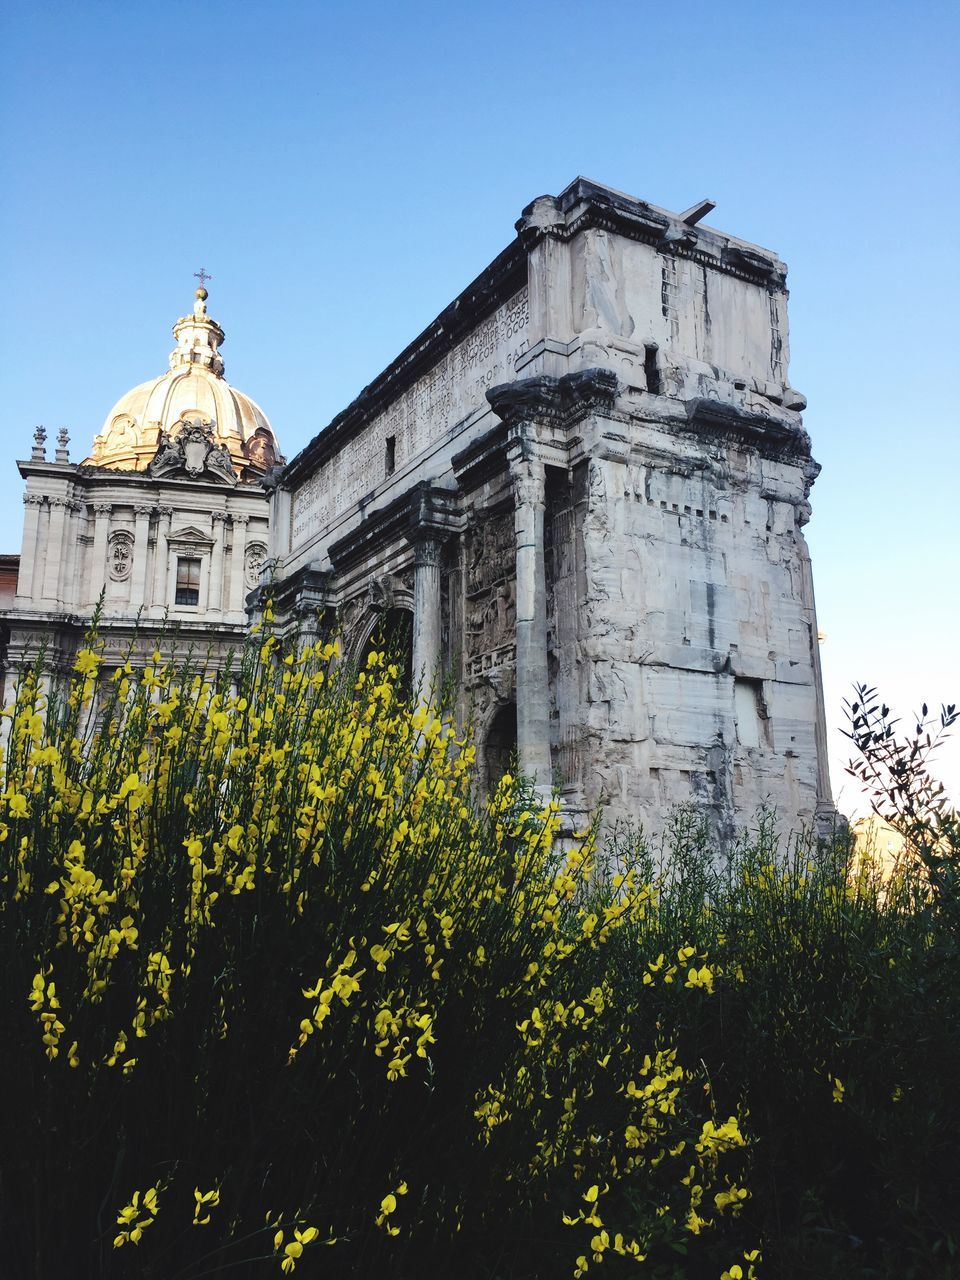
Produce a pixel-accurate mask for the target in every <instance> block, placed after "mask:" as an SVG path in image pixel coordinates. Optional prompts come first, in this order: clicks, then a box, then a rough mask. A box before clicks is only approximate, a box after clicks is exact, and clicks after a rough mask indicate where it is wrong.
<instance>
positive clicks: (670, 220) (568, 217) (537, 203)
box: [517, 178, 787, 289]
mask: <svg viewBox="0 0 960 1280" xmlns="http://www.w3.org/2000/svg"><path fill="white" fill-rule="evenodd" d="M593 227H596V228H600V229H602V230H604V231H612V232H614V233H616V234H617V235H621V236H624V237H626V238H627V239H629V240H639V241H641V242H643V243H645V244H650V245H653V246H654V248H656V249H658V250H660V252H662V253H669V254H672V255H675V256H677V257H681V258H690V259H691V260H693V261H694V262H698V263H701V264H702V265H704V266H709V267H712V268H713V269H714V270H716V271H722V272H724V273H725V274H727V275H733V276H737V277H739V278H740V279H743V280H749V281H751V282H753V283H755V284H763V285H766V286H767V287H769V288H773V289H783V288H784V284H785V280H786V274H787V267H786V264H785V263H784V262H783V261H782V260H781V259H780V258H779V257H778V256H777V255H776V254H775V253H771V252H769V251H768V250H765V249H761V248H760V247H759V246H758V245H752V244H748V243H747V242H746V241H743V240H737V239H736V238H734V237H732V236H728V235H725V234H724V233H723V232H721V231H713V230H711V229H709V228H707V227H700V226H697V227H691V226H688V225H687V224H686V223H684V222H683V221H682V220H681V219H680V218H679V217H678V216H677V215H676V214H672V213H670V212H668V211H667V210H666V209H659V208H657V206H656V205H651V204H648V203H647V202H646V201H645V200H635V199H634V198H633V197H632V196H628V195H624V193H623V192H621V191H614V190H613V189H612V188H610V187H604V186H602V185H601V184H600V183H597V182H591V181H590V179H589V178H576V179H575V180H574V181H573V182H571V183H570V185H569V186H568V187H565V188H564V190H563V191H561V193H560V195H558V196H556V197H554V196H540V197H539V198H538V199H536V200H533V201H531V203H530V204H528V205H527V207H526V208H525V209H524V211H523V215H522V216H521V218H520V220H519V221H518V222H517V233H518V235H519V237H520V239H521V241H522V242H523V243H524V245H526V247H527V248H528V249H531V248H533V247H534V246H535V245H536V244H538V243H539V242H540V241H541V240H543V239H545V238H549V239H553V240H560V241H568V240H572V239H573V238H574V236H577V235H579V234H581V233H582V232H583V231H587V230H589V229H590V228H593Z"/></svg>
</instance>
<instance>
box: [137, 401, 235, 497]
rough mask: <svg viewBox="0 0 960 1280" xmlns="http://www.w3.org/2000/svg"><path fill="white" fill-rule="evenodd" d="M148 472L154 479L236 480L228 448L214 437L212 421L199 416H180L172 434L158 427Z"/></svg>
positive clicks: (232, 482) (223, 482)
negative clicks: (190, 417)
mask: <svg viewBox="0 0 960 1280" xmlns="http://www.w3.org/2000/svg"><path fill="white" fill-rule="evenodd" d="M147 472H148V473H149V474H150V475H151V476H154V477H155V478H157V479H167V478H168V477H169V478H171V479H172V478H173V477H177V478H179V479H183V478H189V479H192V480H207V481H210V480H214V481H217V482H219V483H220V484H230V485H234V484H237V483H238V482H239V476H238V475H237V473H236V471H235V469H234V466H233V461H232V460H231V458H230V450H229V449H228V448H227V446H226V445H225V444H220V443H219V441H218V440H217V438H216V429H215V424H214V423H213V422H212V421H204V420H203V419H201V418H197V419H194V420H187V419H183V420H182V421H181V422H180V423H178V424H177V426H175V427H174V429H173V432H172V433H171V434H167V432H165V431H161V433H160V443H159V445H158V447H157V452H156V454H155V455H154V457H153V460H152V462H151V463H150V464H149V466H148V467H147Z"/></svg>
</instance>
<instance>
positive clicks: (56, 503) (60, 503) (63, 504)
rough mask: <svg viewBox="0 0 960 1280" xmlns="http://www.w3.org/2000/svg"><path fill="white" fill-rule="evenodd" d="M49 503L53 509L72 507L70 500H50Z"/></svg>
mask: <svg viewBox="0 0 960 1280" xmlns="http://www.w3.org/2000/svg"><path fill="white" fill-rule="evenodd" d="M49 502H50V505H51V507H69V506H70V499H69V498H50V499H49Z"/></svg>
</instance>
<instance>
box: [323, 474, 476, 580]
mask: <svg viewBox="0 0 960 1280" xmlns="http://www.w3.org/2000/svg"><path fill="white" fill-rule="evenodd" d="M459 513H460V507H459V497H458V495H457V494H456V493H453V492H451V491H450V490H449V489H439V488H437V487H436V486H433V485H430V484H429V483H427V482H424V483H422V484H418V485H415V486H414V487H413V488H412V489H409V490H407V492H406V493H404V494H402V495H401V496H400V497H399V498H397V499H395V501H393V502H391V503H389V504H388V505H387V506H386V507H383V508H381V509H380V510H379V511H372V512H371V513H370V514H369V515H368V516H366V518H365V519H363V520H362V521H361V522H360V524H359V525H357V527H356V528H355V529H351V531H350V532H349V533H348V534H346V535H345V536H344V537H342V538H339V539H338V540H337V541H336V542H333V543H331V544H330V546H329V548H328V550H327V554H328V555H329V556H330V561H331V563H332V564H333V566H334V568H335V569H336V570H338V571H339V572H342V571H343V570H345V569H349V568H350V567H351V566H353V565H355V564H357V563H359V561H361V560H363V559H364V558H365V557H366V556H368V555H370V554H371V551H372V550H373V549H375V548H382V547H383V546H385V545H389V544H390V543H391V542H399V541H401V540H405V541H407V542H416V541H417V539H418V538H429V539H434V538H443V537H445V536H447V534H449V533H451V532H452V531H453V530H454V529H456V528H457V527H458V525H459Z"/></svg>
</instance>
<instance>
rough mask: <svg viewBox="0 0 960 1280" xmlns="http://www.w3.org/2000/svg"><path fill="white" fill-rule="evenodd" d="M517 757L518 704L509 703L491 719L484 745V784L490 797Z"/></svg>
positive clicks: (499, 709)
mask: <svg viewBox="0 0 960 1280" xmlns="http://www.w3.org/2000/svg"><path fill="white" fill-rule="evenodd" d="M516 756H517V704H516V703H515V702H507V703H505V704H504V705H503V706H502V707H500V708H498V710H497V711H496V713H495V714H494V716H493V718H492V719H491V721H490V725H489V727H488V729H487V736H486V740H485V741H484V744H483V763H484V775H485V776H484V782H485V783H486V788H487V794H488V795H493V793H494V792H495V791H496V789H497V787H498V786H499V783H500V779H501V778H502V777H503V775H504V774H505V773H508V772H509V771H510V769H511V768H512V767H513V766H514V764H515V762H516Z"/></svg>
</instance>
